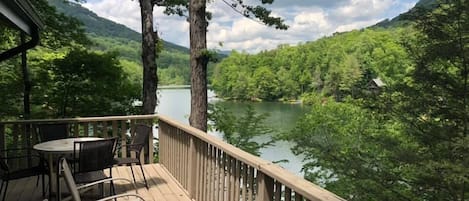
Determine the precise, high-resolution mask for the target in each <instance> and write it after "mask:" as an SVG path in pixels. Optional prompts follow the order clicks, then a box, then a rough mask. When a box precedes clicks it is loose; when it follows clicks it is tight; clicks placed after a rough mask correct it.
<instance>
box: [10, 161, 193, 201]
mask: <svg viewBox="0 0 469 201" xmlns="http://www.w3.org/2000/svg"><path fill="white" fill-rule="evenodd" d="M143 167H144V171H145V176H146V177H147V181H148V187H149V189H146V188H145V185H144V183H143V177H142V175H141V172H140V168H139V167H138V166H134V172H135V174H136V180H137V188H138V194H139V195H141V196H143V197H144V198H145V200H147V201H150V200H156V201H165V200H167V201H190V200H191V199H190V198H189V196H188V194H187V192H186V191H185V190H184V189H183V188H182V187H181V185H180V184H179V183H178V182H177V181H176V179H174V178H173V176H172V175H171V174H169V173H168V171H167V170H166V168H165V167H163V166H162V165H161V164H149V165H144V166H143ZM112 173H113V177H121V178H122V177H123V178H128V179H130V180H132V173H131V171H130V167H125V166H123V167H115V168H114V169H113V172H112ZM36 181H37V177H30V178H25V179H20V180H16V181H11V182H10V184H9V186H8V192H7V198H6V200H8V201H41V200H43V199H42V198H41V197H42V196H41V195H42V188H41V182H39V185H38V186H36ZM46 185H47V182H46ZM62 186H64V185H62ZM106 186H108V185H106ZM115 187H116V191H117V193H125V192H128V193H135V190H134V189H133V186H132V185H131V184H128V183H126V182H125V181H117V182H116V183H115ZM64 188H65V186H64ZM64 188H62V189H64ZM63 191H66V190H65V189H64V190H63ZM105 192H109V191H105ZM82 194H83V196H84V197H85V198H84V200H96V196H98V195H99V192H98V188H95V189H92V190H90V191H87V192H84V193H82ZM122 200H127V198H124V199H122ZM130 200H133V199H130Z"/></svg>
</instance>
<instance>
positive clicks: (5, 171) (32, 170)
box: [0, 149, 49, 201]
mask: <svg viewBox="0 0 469 201" xmlns="http://www.w3.org/2000/svg"><path fill="white" fill-rule="evenodd" d="M22 150H26V149H8V150H1V151H0V153H4V152H10V151H11V152H15V153H20V152H21V151H22ZM2 156H3V155H2ZM32 157H35V158H38V161H39V162H38V164H37V165H34V166H32V167H28V168H21V169H17V170H12V169H11V168H10V166H9V165H8V163H7V160H9V159H22V158H25V159H26V158H28V156H27V155H16V156H10V157H8V156H7V157H0V179H1V180H2V183H1V185H0V195H1V194H2V193H3V196H2V201H4V200H5V197H6V194H7V190H8V184H9V182H10V181H11V180H16V179H22V178H26V177H32V176H38V180H37V183H36V186H37V185H38V184H39V176H42V179H41V181H42V197H43V198H45V196H46V189H45V181H44V177H45V175H49V174H48V171H47V168H46V165H45V163H44V161H43V160H42V158H40V157H39V156H36V155H33V156H32Z"/></svg>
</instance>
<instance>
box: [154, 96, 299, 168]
mask: <svg viewBox="0 0 469 201" xmlns="http://www.w3.org/2000/svg"><path fill="white" fill-rule="evenodd" d="M208 97H209V102H211V103H214V102H216V103H217V104H221V105H223V106H225V107H226V108H228V109H230V110H231V111H233V112H234V113H235V114H236V113H238V114H243V113H244V111H245V108H246V107H247V105H251V106H252V107H253V108H254V109H255V110H256V111H257V112H259V113H269V115H270V116H269V117H268V118H267V119H266V124H267V125H268V126H270V127H271V128H272V129H274V130H275V131H276V132H277V133H282V132H287V131H288V130H290V129H291V128H292V127H293V126H294V125H295V122H296V121H297V120H298V118H300V117H301V116H302V115H303V114H304V113H305V112H306V111H307V109H308V107H304V106H302V105H300V104H285V103H275V102H260V103H251V102H249V103H246V102H232V101H220V100H217V99H216V98H214V97H215V94H214V93H213V92H212V91H209V93H208ZM158 102H159V103H158V106H157V109H156V110H157V113H158V114H163V115H166V116H169V117H171V118H173V119H176V120H178V121H180V122H182V123H185V124H189V120H188V119H189V113H190V90H189V89H161V90H158ZM209 134H211V135H214V136H216V137H218V138H220V139H221V138H222V136H221V135H222V134H221V133H217V132H209ZM270 137H271V136H269V135H265V136H259V137H256V138H255V139H254V140H256V141H257V142H265V141H267V140H269V138H270ZM291 147H292V144H291V143H289V142H285V141H279V142H276V143H275V144H274V145H273V146H271V147H268V148H265V149H262V150H261V157H262V158H264V159H266V160H270V161H279V160H284V159H287V160H288V161H289V162H287V163H280V164H279V165H280V166H282V167H284V168H286V169H288V170H290V171H291V172H293V173H295V174H297V175H300V176H301V172H300V171H301V167H302V159H303V158H302V157H301V156H295V155H294V154H293V153H292V152H291V150H290V148H291Z"/></svg>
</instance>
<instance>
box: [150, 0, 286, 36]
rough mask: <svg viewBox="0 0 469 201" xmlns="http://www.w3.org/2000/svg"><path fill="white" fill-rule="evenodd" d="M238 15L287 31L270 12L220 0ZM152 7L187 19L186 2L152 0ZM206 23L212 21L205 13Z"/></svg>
mask: <svg viewBox="0 0 469 201" xmlns="http://www.w3.org/2000/svg"><path fill="white" fill-rule="evenodd" d="M221 1H223V3H225V4H226V5H228V6H229V7H230V8H232V9H233V10H234V11H235V12H237V13H239V14H240V15H242V16H244V17H247V18H249V19H252V20H254V21H256V22H259V23H261V24H265V25H267V26H270V27H275V28H276V29H280V30H287V29H288V25H286V24H285V20H284V19H282V18H281V17H275V16H273V15H272V11H271V10H268V9H267V8H265V7H263V6H260V5H255V6H254V5H247V4H246V3H244V2H243V0H221ZM153 2H154V5H157V6H163V7H166V9H165V11H164V13H165V14H167V15H179V16H185V17H188V15H187V12H188V6H189V1H188V0H154V1H153ZM260 2H261V3H262V4H272V3H273V2H274V0H260ZM206 19H207V21H209V20H211V19H212V15H211V13H210V12H207V13H206Z"/></svg>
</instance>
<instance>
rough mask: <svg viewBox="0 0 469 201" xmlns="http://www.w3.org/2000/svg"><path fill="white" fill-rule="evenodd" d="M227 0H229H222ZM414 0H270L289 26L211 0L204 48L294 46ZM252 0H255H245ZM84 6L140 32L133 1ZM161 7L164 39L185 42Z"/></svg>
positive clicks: (94, 1) (183, 31) (158, 20)
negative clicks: (251, 16)
mask: <svg viewBox="0 0 469 201" xmlns="http://www.w3.org/2000/svg"><path fill="white" fill-rule="evenodd" d="M225 1H227V2H229V1H230V0H225ZM417 1H418V0H275V1H274V3H273V4H272V5H269V6H268V8H269V9H271V10H272V14H273V15H275V16H279V17H282V18H283V19H284V20H285V23H286V24H287V25H288V26H289V29H288V30H286V31H284V30H276V29H274V28H272V27H267V26H265V25H263V24H261V23H259V22H258V21H255V20H252V19H248V18H245V17H243V16H241V15H240V14H238V13H237V12H235V11H234V10H233V9H232V8H230V7H229V6H228V5H226V4H225V2H224V1H223V0H212V1H211V3H209V4H208V6H207V10H208V11H210V12H211V13H212V15H213V18H212V20H211V21H210V22H209V27H208V33H207V46H208V48H209V49H218V50H224V51H226V50H228V51H229V50H237V51H241V52H248V53H257V52H259V51H262V50H270V49H274V48H276V47H278V46H279V45H281V44H290V45H296V44H299V43H305V42H307V41H313V40H316V39H319V38H321V37H324V36H329V35H332V34H333V33H335V32H344V31H350V30H353V29H360V28H364V27H367V26H370V25H374V24H376V23H377V22H380V21H382V20H384V19H386V18H393V17H395V16H397V15H399V14H400V13H403V12H405V11H407V10H409V9H410V8H412V7H413V6H414V5H415V3H416V2H417ZM245 2H252V4H251V5H256V3H259V2H260V0H248V1H245ZM83 6H84V7H86V8H88V9H90V10H91V11H93V12H95V13H96V14H97V15H99V16H101V17H104V18H107V19H110V20H112V21H115V22H117V23H120V24H124V25H126V26H127V27H129V28H131V29H133V30H135V31H137V32H141V23H140V7H139V5H138V1H137V0H87V2H86V3H84V4H83ZM163 10H164V8H162V7H155V9H154V22H155V29H157V31H158V33H159V36H160V37H161V38H163V40H166V41H169V42H172V43H175V44H178V45H181V46H185V47H188V46H189V23H188V22H187V21H186V19H185V18H184V17H178V16H167V15H165V14H163Z"/></svg>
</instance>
